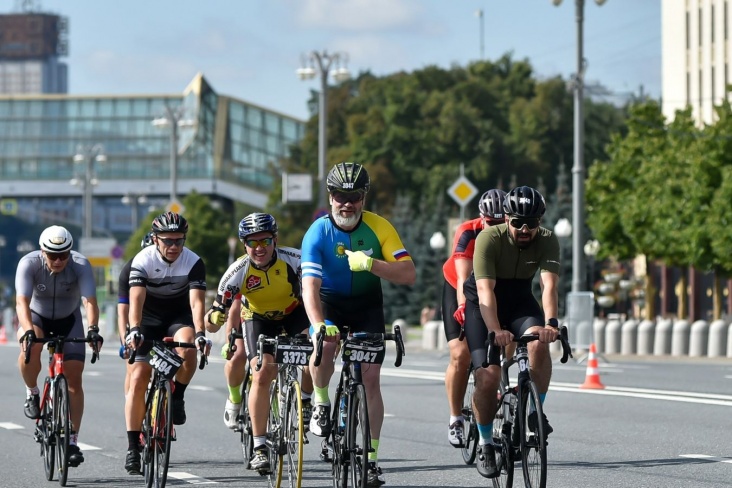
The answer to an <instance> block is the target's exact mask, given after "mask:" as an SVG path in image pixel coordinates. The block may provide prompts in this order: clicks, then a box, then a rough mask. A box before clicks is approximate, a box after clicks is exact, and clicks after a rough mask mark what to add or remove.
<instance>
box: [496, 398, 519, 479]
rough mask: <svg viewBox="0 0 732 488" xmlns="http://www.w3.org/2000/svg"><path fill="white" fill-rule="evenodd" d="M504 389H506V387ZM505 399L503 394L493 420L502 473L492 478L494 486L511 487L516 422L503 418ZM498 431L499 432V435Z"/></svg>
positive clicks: (498, 462) (498, 466)
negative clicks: (513, 434)
mask: <svg viewBox="0 0 732 488" xmlns="http://www.w3.org/2000/svg"><path fill="white" fill-rule="evenodd" d="M503 391H505V388H504V389H503ZM504 401H505V397H503V396H502V397H501V400H500V401H499V402H498V408H497V409H496V417H495V419H494V420H493V434H494V435H493V445H494V449H495V453H496V469H497V470H498V472H499V473H500V474H499V475H498V477H496V478H492V479H491V481H492V482H493V488H511V487H512V486H513V473H514V447H513V442H512V438H511V429H512V426H513V425H514V424H513V423H509V422H505V419H504V418H503V414H502V412H503V411H504V406H503V405H504ZM514 415H515V412H514ZM496 433H497V434H498V435H497V436H496Z"/></svg>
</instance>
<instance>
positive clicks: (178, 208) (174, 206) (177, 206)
mask: <svg viewBox="0 0 732 488" xmlns="http://www.w3.org/2000/svg"><path fill="white" fill-rule="evenodd" d="M165 210H166V211H168V212H173V213H177V214H182V213H183V212H185V211H186V207H185V206H184V205H183V204H182V203H180V202H179V201H178V200H173V201H172V202H170V203H169V204H168V205H166V207H165Z"/></svg>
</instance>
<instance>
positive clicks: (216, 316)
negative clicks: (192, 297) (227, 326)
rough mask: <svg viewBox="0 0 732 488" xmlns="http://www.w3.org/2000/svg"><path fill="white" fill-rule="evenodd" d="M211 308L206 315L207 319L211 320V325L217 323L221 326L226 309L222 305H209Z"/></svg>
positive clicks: (224, 318)
mask: <svg viewBox="0 0 732 488" xmlns="http://www.w3.org/2000/svg"><path fill="white" fill-rule="evenodd" d="M211 309H212V310H213V311H212V312H211V314H210V315H209V316H208V321H209V322H211V324H212V325H218V326H219V327H221V326H222V325H224V323H225V322H226V310H225V309H224V307H211Z"/></svg>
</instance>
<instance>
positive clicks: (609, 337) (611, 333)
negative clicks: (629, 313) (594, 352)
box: [598, 319, 623, 354]
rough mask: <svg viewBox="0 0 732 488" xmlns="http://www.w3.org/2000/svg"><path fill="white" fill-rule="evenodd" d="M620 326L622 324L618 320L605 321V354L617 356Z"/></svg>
mask: <svg viewBox="0 0 732 488" xmlns="http://www.w3.org/2000/svg"><path fill="white" fill-rule="evenodd" d="M622 326H623V324H622V323H621V322H620V320H618V319H610V320H608V321H607V326H606V327H605V351H604V352H606V353H607V354H618V353H619V352H620V331H621V327H622ZM598 352H599V351H598Z"/></svg>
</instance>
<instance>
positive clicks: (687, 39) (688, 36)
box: [686, 11, 691, 49]
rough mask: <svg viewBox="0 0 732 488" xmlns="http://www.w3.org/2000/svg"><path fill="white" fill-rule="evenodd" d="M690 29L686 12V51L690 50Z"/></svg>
mask: <svg viewBox="0 0 732 488" xmlns="http://www.w3.org/2000/svg"><path fill="white" fill-rule="evenodd" d="M689 29H690V19H689V12H688V11H687V12H686V49H691V35H690V33H689Z"/></svg>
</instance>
